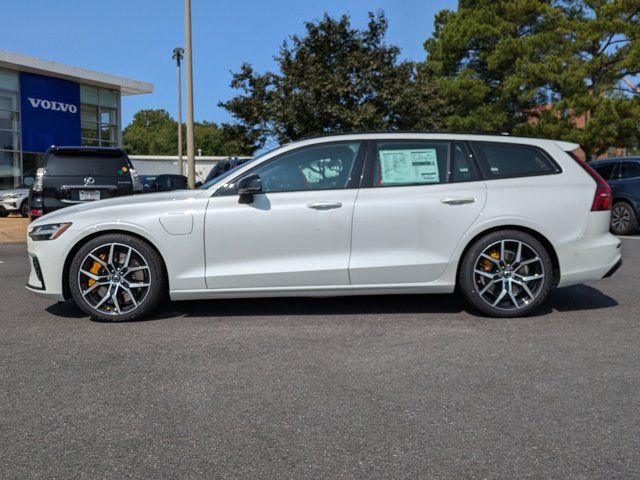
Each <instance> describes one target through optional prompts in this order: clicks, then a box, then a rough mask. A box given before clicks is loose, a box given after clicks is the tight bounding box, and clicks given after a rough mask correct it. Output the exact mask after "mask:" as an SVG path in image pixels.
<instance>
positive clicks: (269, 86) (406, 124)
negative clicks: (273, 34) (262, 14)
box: [220, 13, 442, 145]
mask: <svg viewBox="0 0 640 480" xmlns="http://www.w3.org/2000/svg"><path fill="white" fill-rule="evenodd" d="M305 29H306V32H305V34H304V35H303V36H298V35H293V36H291V37H290V39H289V41H285V42H284V43H283V45H282V47H281V48H280V51H279V54H278V55H277V56H276V57H275V60H276V62H277V63H278V67H279V71H278V72H277V73H274V72H266V73H262V74H261V73H257V72H255V71H254V69H253V67H252V66H251V65H249V64H247V63H245V64H243V65H242V66H241V68H240V71H239V72H237V73H235V74H234V75H233V79H232V82H231V86H232V87H233V88H235V89H238V90H240V91H241V92H242V93H241V94H240V95H238V96H236V97H234V98H232V99H231V100H229V101H227V102H222V103H220V105H221V106H222V107H224V108H225V109H227V110H228V111H229V112H230V113H231V114H232V115H233V116H234V117H235V118H236V119H238V120H239V121H240V125H241V126H242V127H243V128H245V129H246V131H247V132H249V133H250V135H253V136H254V137H255V138H256V141H257V143H258V144H259V145H262V144H263V143H264V142H265V141H266V139H268V138H275V139H276V140H277V141H279V142H286V141H290V140H295V139H298V138H301V137H305V136H310V135H317V134H322V133H329V132H348V131H362V130H394V129H413V128H437V127H439V125H440V115H439V111H440V109H441V108H442V104H441V103H440V102H439V101H438V100H437V97H436V95H435V92H434V89H433V87H432V86H431V85H430V84H429V82H427V81H426V80H425V75H426V73H425V74H423V73H422V72H420V71H418V70H417V69H416V66H415V65H414V64H413V63H412V62H408V61H399V54H400V49H399V48H398V47H396V46H393V45H387V44H386V43H385V40H384V37H385V34H386V31H387V20H386V18H385V17H384V14H382V13H378V14H373V13H369V23H368V25H367V28H365V29H364V30H358V29H355V28H353V27H351V23H350V19H349V17H348V16H346V15H344V16H341V17H340V18H337V19H334V18H331V17H329V16H328V15H327V14H325V15H324V17H323V18H322V19H321V20H320V21H317V22H307V23H305ZM427 113H428V114H427Z"/></svg>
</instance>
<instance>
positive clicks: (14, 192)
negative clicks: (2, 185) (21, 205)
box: [0, 188, 29, 198]
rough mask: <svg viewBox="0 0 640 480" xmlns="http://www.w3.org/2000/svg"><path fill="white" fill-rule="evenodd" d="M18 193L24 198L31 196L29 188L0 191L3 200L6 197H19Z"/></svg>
mask: <svg viewBox="0 0 640 480" xmlns="http://www.w3.org/2000/svg"><path fill="white" fill-rule="evenodd" d="M18 193H19V194H21V195H22V196H23V197H24V196H26V195H29V189H28V188H12V189H11V190H0V198H2V197H3V196H5V195H17V194H18Z"/></svg>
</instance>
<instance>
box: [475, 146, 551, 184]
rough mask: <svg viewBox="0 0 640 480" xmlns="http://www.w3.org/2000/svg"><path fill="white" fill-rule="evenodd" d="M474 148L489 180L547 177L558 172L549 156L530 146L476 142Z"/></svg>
mask: <svg viewBox="0 0 640 480" xmlns="http://www.w3.org/2000/svg"><path fill="white" fill-rule="evenodd" d="M473 148H474V149H475V150H476V152H477V153H478V157H479V160H480V163H481V165H482V167H483V171H484V173H485V175H486V176H487V177H489V178H503V177H527V176H532V175H547V174H551V173H556V172H557V171H558V169H557V167H556V166H555V165H554V164H553V162H552V161H551V159H550V158H549V157H548V156H547V154H545V153H544V152H543V151H542V150H541V149H539V148H536V147H532V146H529V145H515V144H509V143H489V142H474V143H473Z"/></svg>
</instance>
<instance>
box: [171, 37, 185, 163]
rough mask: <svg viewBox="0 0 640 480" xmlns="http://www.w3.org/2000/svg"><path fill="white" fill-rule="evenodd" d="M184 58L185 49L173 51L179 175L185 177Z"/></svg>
mask: <svg viewBox="0 0 640 480" xmlns="http://www.w3.org/2000/svg"><path fill="white" fill-rule="evenodd" d="M183 56H184V49H182V48H180V47H176V48H174V49H173V56H172V57H171V58H173V59H174V60H175V61H176V66H177V67H178V174H179V175H184V166H183V165H182V68H181V65H182V63H181V61H182V58H183Z"/></svg>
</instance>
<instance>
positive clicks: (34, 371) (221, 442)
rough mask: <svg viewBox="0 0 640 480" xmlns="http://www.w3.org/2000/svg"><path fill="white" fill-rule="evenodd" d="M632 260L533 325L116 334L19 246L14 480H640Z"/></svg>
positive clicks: (198, 320)
mask: <svg viewBox="0 0 640 480" xmlns="http://www.w3.org/2000/svg"><path fill="white" fill-rule="evenodd" d="M623 255H624V261H625V264H624V265H623V267H622V268H621V269H620V270H619V272H618V273H617V274H616V276H614V277H613V278H610V279H606V280H602V281H600V282H596V283H593V284H591V285H580V286H576V287H570V288H565V289H557V290H554V291H553V292H552V293H551V296H550V298H549V301H548V303H547V305H546V306H545V307H544V308H543V309H542V310H541V311H540V312H539V314H538V315H537V316H535V317H532V318H526V319H512V320H501V319H489V318H483V317H479V316H476V315H475V314H474V313H473V312H471V311H469V310H468V309H467V307H466V306H465V305H464V303H462V302H461V300H460V299H458V298H457V297H456V296H453V295H436V296H381V297H354V298H338V299H273V300H271V299H269V300H264V299H262V300H217V301H206V302H205V301H202V302H184V303H169V304H167V305H166V306H164V307H162V308H161V309H160V310H159V311H158V312H157V313H156V314H155V315H154V316H153V317H151V318H150V319H148V320H145V321H140V322H133V323H124V324H109V323H99V322H94V321H91V320H90V319H88V318H87V317H86V316H85V315H84V314H83V313H82V312H81V311H80V310H78V309H77V308H76V307H75V306H74V305H73V304H72V303H65V304H60V305H59V304H55V303H51V302H49V301H46V300H43V299H40V298H38V297H36V296H34V295H32V294H30V293H29V292H27V291H26V290H25V289H24V287H23V285H24V283H25V281H26V276H27V271H28V267H27V261H26V254H25V246H24V245H0V262H2V263H0V282H1V283H0V285H2V289H1V292H2V298H1V299H0V302H1V303H0V479H2V480H6V479H40V478H42V479H45V478H46V479H57V478H60V479H75V478H87V479H98V478H114V479H115V478H118V479H119V478H154V479H161V478H179V479H186V478H239V479H250V478H261V479H262V478H277V479H281V478H283V479H286V478H295V479H299V478H318V479H329V478H332V479H333V478H358V479H365V478H366V479H368V478H455V479H460V478H470V479H473V478H478V479H482V478H505V479H514V478H563V479H569V478H571V479H573V478H584V479H593V478H607V479H611V478H625V479H627V478H639V477H640V455H639V453H640V353H639V352H640V348H639V346H640V328H638V324H639V319H640V314H639V312H640V308H639V307H640V291H639V290H640V237H636V238H632V239H625V240H624V244H623Z"/></svg>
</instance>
